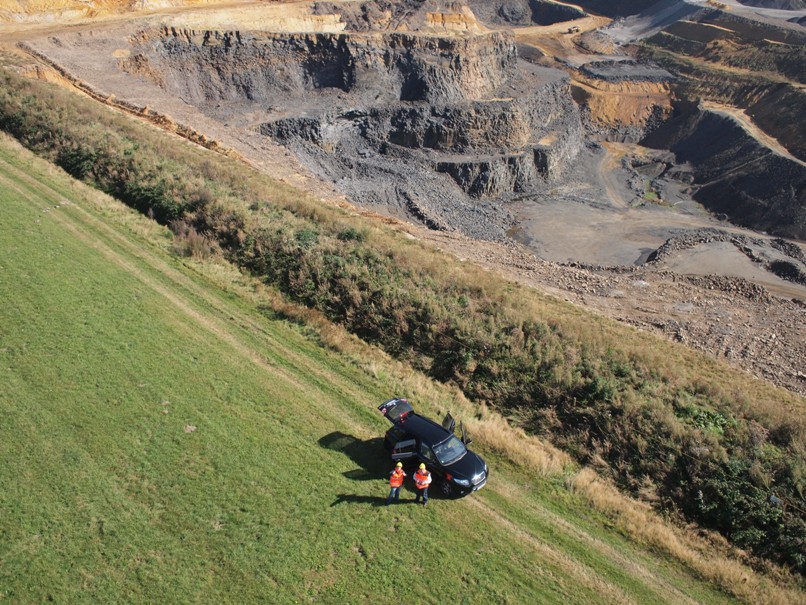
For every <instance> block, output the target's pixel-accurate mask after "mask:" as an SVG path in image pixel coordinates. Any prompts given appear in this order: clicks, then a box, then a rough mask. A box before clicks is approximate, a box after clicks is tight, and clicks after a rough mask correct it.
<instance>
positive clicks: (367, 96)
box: [121, 20, 583, 239]
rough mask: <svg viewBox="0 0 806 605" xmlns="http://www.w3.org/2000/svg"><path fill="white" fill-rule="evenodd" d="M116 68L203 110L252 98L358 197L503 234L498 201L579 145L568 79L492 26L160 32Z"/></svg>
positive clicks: (291, 141) (555, 172)
mask: <svg viewBox="0 0 806 605" xmlns="http://www.w3.org/2000/svg"><path fill="white" fill-rule="evenodd" d="M443 21H444V20H443ZM121 66H122V67H123V69H125V70H126V71H129V72H130V73H135V74H138V75H141V76H146V77H149V78H151V79H152V80H154V81H156V82H158V83H159V84H160V86H162V87H163V88H164V89H166V90H168V91H170V92H171V93H172V94H174V95H176V96H178V97H180V98H182V99H184V100H186V101H187V102H189V103H192V104H193V105H196V106H198V107H200V108H202V109H203V110H204V111H206V112H208V113H209V114H211V115H217V114H222V115H223V114H224V113H232V109H233V106H235V105H237V106H238V107H242V108H244V111H253V109H249V108H250V107H252V108H254V107H255V106H257V107H259V108H260V115H261V117H262V118H263V119H261V120H260V122H259V124H256V125H254V126H253V127H254V128H256V129H257V130H258V131H259V132H260V133H262V134H264V135H267V136H270V137H272V138H273V139H275V140H277V141H279V142H282V143H283V144H284V145H286V146H288V147H289V148H291V149H293V150H294V151H295V152H296V153H297V154H298V156H299V157H301V158H302V160H303V162H304V163H306V164H308V165H309V166H310V167H311V168H312V169H314V170H315V172H317V173H318V174H320V175H323V176H326V177H327V178H329V179H330V180H332V181H333V182H335V183H336V184H337V186H338V187H339V188H340V189H341V190H342V191H343V192H344V193H346V194H347V195H349V196H350V197H351V198H353V199H354V200H356V201H358V202H359V203H362V204H365V205H369V206H372V205H378V206H381V205H382V206H384V207H385V208H387V209H388V208H390V207H391V208H398V209H399V212H398V214H402V215H405V216H406V217H409V218H415V219H416V220H419V221H421V222H425V223H426V224H429V225H431V226H432V227H435V228H446V227H445V226H446V225H457V223H458V225H459V228H460V229H461V230H462V231H464V232H466V233H468V234H471V235H475V236H484V237H488V238H489V237H491V236H492V237H493V238H494V239H498V238H500V239H503V238H504V233H505V230H506V228H507V227H508V221H509V218H508V215H507V213H506V211H505V210H504V208H503V207H502V206H501V204H499V203H497V202H494V200H496V199H497V198H501V197H506V196H508V195H511V194H514V193H522V192H526V191H528V190H530V189H531V188H534V187H539V186H541V185H543V184H545V183H546V182H549V181H551V180H553V179H556V178H558V177H559V176H560V175H561V174H562V172H563V170H564V169H565V167H566V166H567V165H568V163H569V162H570V161H571V160H572V159H573V158H574V157H575V156H576V154H577V153H578V151H579V150H580V148H581V147H582V144H583V143H582V128H581V123H580V119H579V112H578V109H577V106H576V105H575V104H574V103H573V100H572V98H571V94H570V87H569V81H568V78H567V76H565V75H564V74H563V73H562V72H560V71H558V70H552V69H547V68H544V67H540V66H536V65H533V64H530V63H527V62H524V61H519V60H518V57H517V50H516V47H515V44H514V42H513V40H512V38H511V37H510V36H509V35H507V34H503V33H499V32H486V33H480V34H473V35H453V36H437V35H430V34H410V33H401V32H394V33H376V34H363V33H352V34H347V33H311V34H270V33H262V32H215V31H195V30H177V29H171V28H165V29H162V30H159V31H152V32H144V33H142V34H141V35H140V36H139V38H138V40H137V41H136V44H135V50H134V51H133V52H132V53H131V54H130V55H129V56H128V57H127V58H125V59H124V60H122V61H121ZM222 108H223V109H222ZM485 200H489V201H485ZM393 213H394V212H393Z"/></svg>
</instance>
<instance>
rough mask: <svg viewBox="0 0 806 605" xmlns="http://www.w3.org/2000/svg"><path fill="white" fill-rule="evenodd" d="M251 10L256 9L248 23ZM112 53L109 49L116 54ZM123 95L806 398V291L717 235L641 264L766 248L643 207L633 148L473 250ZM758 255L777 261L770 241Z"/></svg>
mask: <svg viewBox="0 0 806 605" xmlns="http://www.w3.org/2000/svg"><path fill="white" fill-rule="evenodd" d="M219 8H220V7H219ZM182 11H183V9H166V10H165V11H163V12H161V13H160V14H159V15H161V16H163V17H171V16H172V15H175V14H177V13H181V12H182ZM184 14H185V16H187V15H188V14H190V16H192V17H193V18H194V19H196V20H197V21H198V22H199V23H200V24H202V23H204V22H205V20H206V17H205V15H207V14H208V12H207V11H205V10H204V9H199V8H194V9H184ZM234 14H235V13H233V15H234ZM250 14H251V13H250V12H249V10H247V11H246V12H245V13H244V16H249V15H250ZM137 18H138V19H139V18H142V15H141V16H138V17H137ZM233 18H234V17H233ZM130 21H131V17H129V18H128V19H127V18H126V17H121V16H115V17H110V18H108V19H106V20H104V27H105V28H107V29H106V32H107V33H108V34H109V35H108V36H107V38H108V39H110V40H113V38H114V35H117V34H115V32H119V33H120V35H125V34H124V32H126V31H130V27H131V23H130ZM99 25H100V22H99V21H94V22H93V27H94V28H96V29H97V28H98V27H99ZM80 27H86V25H81V24H77V25H60V24H56V23H50V24H44V25H34V24H11V25H2V24H0V41H1V42H0V49H2V50H3V51H4V52H9V53H17V54H19V53H22V51H21V50H20V49H19V48H18V47H17V46H16V43H17V42H20V41H25V40H29V39H34V38H41V37H42V36H43V35H44V36H58V34H59V33H63V32H65V31H68V30H74V29H75V28H80ZM556 35H561V34H556ZM112 46H114V44H112ZM112 46H104V47H103V49H104V50H105V51H110V49H111V48H112ZM85 57H86V59H87V65H86V66H85V68H84V71H82V78H83V77H85V75H86V82H87V83H88V84H90V85H91V87H96V88H99V87H100V85H99V82H101V83H103V86H104V87H107V89H106V90H105V92H110V90H109V89H108V87H109V86H111V85H110V82H114V81H115V78H120V77H121V74H120V72H116V73H103V72H104V70H106V69H108V68H107V65H108V64H107V63H105V62H104V61H101V60H98V61H96V60H94V59H93V54H92V52H87V53H85ZM28 58H29V59H31V69H30V73H31V75H36V76H38V77H41V78H46V79H51V80H54V81H59V82H61V83H63V84H65V85H71V84H70V83H69V82H67V81H66V80H65V79H64V77H63V76H62V75H59V74H58V73H57V72H55V71H54V70H53V69H52V68H51V67H50V66H48V65H46V64H45V63H43V62H41V61H38V60H34V59H33V58H32V57H30V56H29V57H28ZM124 90H126V91H127V92H126V97H125V98H126V101H127V102H130V103H132V104H133V105H135V106H140V107H142V106H147V107H149V109H150V112H151V114H152V121H154V120H153V116H154V115H155V114H161V115H165V116H170V118H171V119H170V121H169V122H167V125H168V126H169V129H175V128H173V127H174V126H175V125H176V124H184V125H186V126H189V127H191V128H192V129H193V130H194V131H196V132H197V133H201V134H203V135H204V137H206V139H207V140H213V141H216V142H217V143H219V144H220V145H221V146H223V147H224V148H227V149H230V150H232V151H233V152H234V154H235V155H237V156H238V157H240V158H242V159H243V161H245V162H247V163H249V164H251V165H252V166H254V167H255V168H256V169H258V170H260V171H262V172H265V173H266V174H268V175H270V176H272V177H274V178H278V179H280V180H282V181H285V182H288V183H289V184H292V185H294V186H296V187H298V188H300V189H303V190H305V191H308V192H310V193H311V194H312V195H314V196H316V197H317V198H319V199H321V200H322V201H323V203H332V204H337V205H340V206H342V207H344V208H347V209H348V210H349V211H350V212H354V213H357V214H363V215H366V216H370V217H372V218H374V219H375V220H379V221H383V222H386V223H388V224H391V225H394V226H395V227H396V228H399V229H401V230H404V231H406V232H407V233H409V234H410V235H411V236H412V237H414V238H417V239H420V240H422V241H423V242H425V243H428V244H430V245H432V246H435V247H437V248H440V249H442V250H444V251H446V252H448V253H450V254H452V255H454V256H456V257H457V258H459V259H462V260H463V261H465V262H469V263H474V264H476V265H478V266H480V267H483V268H485V269H488V270H491V271H494V272H496V273H499V274H501V275H502V276H504V277H506V278H508V279H512V280H515V281H518V282H521V283H523V284H526V285H528V286H531V287H534V288H535V289H537V290H539V291H541V292H545V293H547V294H549V295H552V296H555V297H557V298H560V299H564V300H567V301H569V302H571V303H573V304H576V305H580V306H583V307H585V308H587V309H589V310H591V311H593V312H596V313H599V314H602V315H605V316H608V317H612V318H614V319H617V320H619V321H621V322H624V323H627V324H630V325H633V326H635V327H637V328H639V329H643V330H648V331H652V332H656V333H660V334H663V335H664V336H666V337H668V338H670V339H672V340H676V341H678V342H681V343H684V344H686V345H687V346H690V347H692V348H694V349H698V350H701V351H704V352H706V353H708V354H710V355H712V356H714V357H717V358H720V359H723V360H725V361H727V362H728V363H730V364H732V365H734V366H736V367H740V368H743V369H745V370H746V371H748V372H750V373H752V374H755V375H756V376H758V377H760V378H762V379H765V380H768V381H770V382H772V383H774V384H777V385H779V386H782V387H784V388H787V389H790V390H792V391H794V392H797V393H800V394H803V395H806V328H804V326H806V286H804V285H800V284H796V283H792V282H788V281H785V280H783V279H781V278H779V277H777V276H775V275H773V274H771V273H769V272H767V271H765V270H764V269H762V268H760V265H759V264H758V263H753V262H752V261H751V260H750V259H749V258H748V257H747V256H746V255H745V254H744V253H742V252H741V251H740V250H739V248H737V247H736V246H735V245H734V244H731V243H730V242H729V241H723V240H718V238H717V240H714V238H710V237H708V236H707V235H704V236H703V237H702V238H701V241H699V242H697V243H695V244H694V245H692V244H691V242H689V243H688V244H687V245H686V246H680V247H675V246H672V251H671V253H670V254H668V255H666V256H664V258H663V259H662V260H660V261H658V262H656V263H649V264H644V262H643V261H645V260H646V258H647V256H648V255H649V254H650V253H651V252H652V251H654V250H656V249H657V248H658V247H660V246H661V245H663V244H664V242H666V241H667V240H668V239H669V238H671V237H674V236H675V235H678V234H679V233H681V232H683V231H691V230H696V229H703V228H711V229H718V230H720V231H723V232H728V233H733V234H737V235H745V236H747V237H753V238H756V239H760V240H764V239H765V238H764V236H763V235H760V234H757V233H753V232H750V231H747V230H742V229H740V228H738V227H735V226H732V225H729V224H727V223H724V222H720V221H718V220H716V219H715V218H713V217H711V216H710V215H708V213H706V212H705V211H704V210H703V209H702V208H701V207H699V205H697V204H696V203H694V202H692V201H691V200H690V199H687V197H686V196H685V194H684V193H683V192H681V191H676V190H670V192H668V193H667V199H668V200H671V202H670V203H667V204H663V205H659V204H644V205H636V204H635V194H634V192H632V191H631V190H630V188H629V186H628V178H629V175H628V174H627V172H626V171H625V170H624V169H623V168H622V167H621V159H622V158H623V157H624V156H625V155H627V154H641V153H644V151H645V150H642V149H640V148H637V147H636V146H630V145H624V144H603V145H601V146H598V147H596V148H589V149H587V150H585V151H584V152H583V153H582V155H581V157H580V160H579V163H578V165H577V166H576V167H575V169H574V171H573V173H572V174H569V175H567V177H566V178H564V179H562V181H561V182H560V183H558V184H557V185H556V186H554V187H553V188H552V189H550V190H548V191H546V192H545V193H544V194H541V195H540V196H539V197H536V196H532V197H530V198H524V199H520V200H518V201H516V202H511V203H510V204H511V206H510V207H509V208H508V209H509V211H510V212H511V213H512V215H513V216H514V217H516V223H517V227H516V228H515V229H513V230H512V233H511V235H512V236H513V239H512V241H510V242H505V243H494V242H488V241H477V240H471V239H469V238H467V237H465V236H463V235H461V234H460V233H457V232H447V231H432V230H429V229H427V228H425V227H423V226H420V225H415V224H411V223H407V222H404V221H401V220H399V219H395V218H392V217H388V216H384V215H382V214H379V213H377V212H375V211H369V210H366V209H361V208H358V207H356V206H354V205H353V204H351V202H350V201H349V200H347V199H346V198H345V197H344V196H343V195H341V194H340V193H339V192H338V191H336V190H335V188H334V187H333V184H332V183H330V182H324V181H322V180H320V179H318V178H317V176H316V175H314V174H311V173H310V171H309V170H308V169H306V168H305V167H304V166H302V165H301V164H300V163H299V162H298V161H297V160H296V159H295V158H294V157H293V156H292V155H291V154H290V153H289V152H288V151H287V150H285V149H284V148H283V147H281V146H279V145H277V144H275V143H274V142H272V141H271V140H270V139H268V138H266V137H263V136H260V135H258V134H256V133H254V132H253V131H251V130H249V129H248V128H238V127H236V125H235V124H230V123H228V122H226V121H216V120H213V119H211V118H209V117H207V116H205V115H203V114H202V113H201V112H200V111H198V110H197V109H195V108H194V107H192V106H190V105H187V104H185V103H183V102H182V101H181V100H179V99H175V98H170V97H168V96H167V95H164V94H162V95H161V94H160V89H159V88H157V87H155V86H153V85H148V84H147V83H142V85H137V86H133V85H132V82H131V80H130V79H129V80H127V81H126V83H125V88H124ZM118 100H119V99H118ZM243 119H244V117H243V116H241V120H243ZM157 121H159V120H157ZM247 121H248V120H247ZM232 122H235V119H233V120H232ZM165 124H166V122H164V121H163V125H165ZM672 189H673V188H672ZM767 239H768V238H767ZM801 248H803V245H802V244H801ZM758 253H759V254H760V255H761V256H764V255H771V254H774V252H773V251H772V250H771V249H770V248H768V247H765V246H764V245H760V249H759V251H758ZM753 284H756V285H758V286H761V287H762V288H761V289H759V288H754V287H753Z"/></svg>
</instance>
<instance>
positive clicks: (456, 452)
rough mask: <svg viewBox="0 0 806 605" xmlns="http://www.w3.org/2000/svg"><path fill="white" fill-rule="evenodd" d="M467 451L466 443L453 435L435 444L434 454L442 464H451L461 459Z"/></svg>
mask: <svg viewBox="0 0 806 605" xmlns="http://www.w3.org/2000/svg"><path fill="white" fill-rule="evenodd" d="M465 452H467V448H466V447H465V444H464V443H462V442H461V441H460V440H459V439H457V437H456V435H451V436H450V437H448V439H447V440H446V441H443V442H442V443H440V444H439V445H435V446H434V454H436V456H437V460H439V463H440V464H450V463H451V462H455V461H456V460H459V458H461V457H462V456H464V455H465Z"/></svg>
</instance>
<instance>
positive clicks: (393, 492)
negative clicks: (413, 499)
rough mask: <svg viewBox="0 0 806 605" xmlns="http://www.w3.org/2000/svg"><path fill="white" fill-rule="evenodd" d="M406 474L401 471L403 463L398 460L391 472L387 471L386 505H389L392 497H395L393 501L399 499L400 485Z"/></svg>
mask: <svg viewBox="0 0 806 605" xmlns="http://www.w3.org/2000/svg"><path fill="white" fill-rule="evenodd" d="M405 476H406V473H405V472H403V463H402V462H398V463H397V465H396V466H395V468H394V469H393V470H392V472H390V473H389V487H390V488H391V489H390V490H389V495H388V496H387V498H386V506H389V503H390V502H392V498H394V499H395V502H398V501H399V500H400V486H402V485H403V477H405Z"/></svg>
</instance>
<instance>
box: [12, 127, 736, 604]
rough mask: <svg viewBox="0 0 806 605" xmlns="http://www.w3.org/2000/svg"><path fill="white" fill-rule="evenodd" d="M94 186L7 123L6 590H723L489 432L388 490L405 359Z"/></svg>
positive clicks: (91, 597) (112, 593) (584, 599)
mask: <svg viewBox="0 0 806 605" xmlns="http://www.w3.org/2000/svg"><path fill="white" fill-rule="evenodd" d="M100 199H101V196H100V195H99V194H97V193H96V192H93V191H91V190H89V189H88V188H86V187H84V186H83V185H81V184H80V183H77V182H75V181H72V180H70V179H69V178H68V177H66V176H64V175H63V174H61V173H59V172H58V171H56V170H53V169H51V168H50V167H49V166H48V165H47V164H45V163H44V162H42V161H40V160H37V159H34V158H33V157H32V156H31V155H30V154H28V153H27V152H24V151H23V150H22V149H21V148H20V147H18V146H16V145H15V144H12V143H10V142H9V141H8V140H7V139H6V138H2V139H0V208H2V219H0V384H2V388H0V417H2V422H0V462H2V464H0V602H9V603H37V602H43V601H53V602H57V603H90V602H92V603H224V602H226V603H305V602H313V603H398V602H407V603H438V602H440V603H485V604H487V603H544V604H545V603H562V604H563V605H570V604H573V603H580V604H583V603H584V604H589V603H636V604H640V603H653V604H654V603H698V602H703V603H723V602H732V600H731V599H730V598H729V597H728V596H726V595H725V594H724V593H722V592H720V591H719V590H718V589H716V588H714V587H713V586H712V585H709V584H707V583H705V582H702V581H700V580H698V579H696V578H695V577H694V575H693V574H692V573H691V572H690V571H689V570H687V569H686V568H685V567H684V566H683V565H682V564H680V563H678V562H676V561H674V560H671V559H668V558H664V557H661V556H659V555H655V554H653V553H652V552H650V551H649V550H647V549H646V548H641V547H640V546H639V545H636V544H634V543H632V542H630V541H629V540H628V539H627V538H626V537H624V536H623V535H621V534H620V533H618V532H617V531H615V530H613V529H612V528H611V526H610V524H609V522H608V521H607V520H606V519H605V518H604V517H603V516H602V515H600V514H598V513H596V512H594V511H593V510H592V509H591V508H589V507H588V506H587V505H586V504H585V503H584V502H583V501H582V499H581V498H580V497H578V496H577V495H574V494H573V493H571V492H569V491H568V490H566V489H565V487H564V486H563V480H562V477H557V478H554V479H551V478H549V479H545V478H543V479H535V478H532V477H529V476H528V475H526V474H524V472H523V471H522V470H519V469H516V468H515V467H513V466H511V465H510V464H508V463H506V462H505V461H503V460H499V459H497V458H496V457H495V456H493V455H492V454H491V453H490V452H486V451H482V453H483V454H484V455H485V457H486V458H487V459H488V461H489V463H490V467H491V480H490V483H489V485H488V486H487V487H485V489H484V490H482V491H481V492H479V493H477V494H475V495H472V496H470V497H468V498H465V499H462V500H457V501H445V500H439V499H436V498H435V499H434V500H433V503H432V505H431V506H430V507H429V508H428V509H422V508H420V507H416V506H415V505H414V504H413V503H411V502H410V501H411V500H412V499H413V494H412V493H411V491H406V490H404V493H403V498H404V500H405V502H404V503H401V504H399V505H396V506H393V507H389V508H387V507H384V506H381V504H382V503H383V501H384V499H385V496H386V493H387V484H386V481H385V473H386V471H387V470H388V468H390V465H389V462H388V459H387V458H386V457H385V454H384V451H383V449H382V446H381V439H380V437H381V436H382V435H383V431H384V430H385V428H386V423H385V421H384V420H383V419H382V418H381V417H380V415H379V414H378V413H377V412H376V411H375V406H376V405H377V404H378V403H379V402H380V401H382V400H384V399H385V398H388V397H390V396H394V395H407V393H400V392H397V389H399V388H400V383H399V381H397V380H396V379H393V378H391V377H386V376H387V374H386V373H384V372H380V373H377V374H378V375H380V377H377V376H376V375H375V373H372V372H369V371H367V370H365V369H362V366H360V365H359V364H356V363H353V362H351V361H350V360H348V359H345V358H342V357H339V356H338V355H337V354H336V353H334V352H332V351H330V350H328V349H325V348H323V347H322V346H320V345H319V344H318V343H317V339H316V338H314V337H312V336H311V335H310V331H309V330H307V329H306V328H305V327H304V326H299V325H296V324H293V323H290V322H287V321H283V320H276V319H271V318H269V317H267V314H266V313H261V312H259V311H258V310H257V309H256V308H254V304H252V303H251V302H250V301H248V300H247V299H244V298H241V297H239V296H237V295H236V294H234V293H233V292H232V291H227V290H225V289H222V288H220V287H218V286H216V285H215V284H214V283H213V282H212V281H210V280H209V279H208V278H206V277H205V276H204V275H203V274H202V273H201V272H199V271H198V270H196V269H195V268H194V265H193V264H192V263H190V262H185V261H183V260H181V259H177V258H175V257H173V256H171V255H170V254H169V253H168V252H167V250H168V249H169V237H168V234H167V231H162V230H161V229H160V228H159V227H157V226H155V225H153V224H151V223H150V222H149V221H148V220H147V219H146V218H144V217H140V216H138V215H135V214H134V213H133V212H131V211H128V210H126V209H124V208H122V207H118V206H116V205H115V204H114V203H112V202H111V201H106V202H103V203H102V202H99V200H100ZM379 363H383V361H382V360H381V361H379ZM416 403H417V402H416V401H415V404H416ZM407 487H408V485H407ZM409 489H410V488H409Z"/></svg>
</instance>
